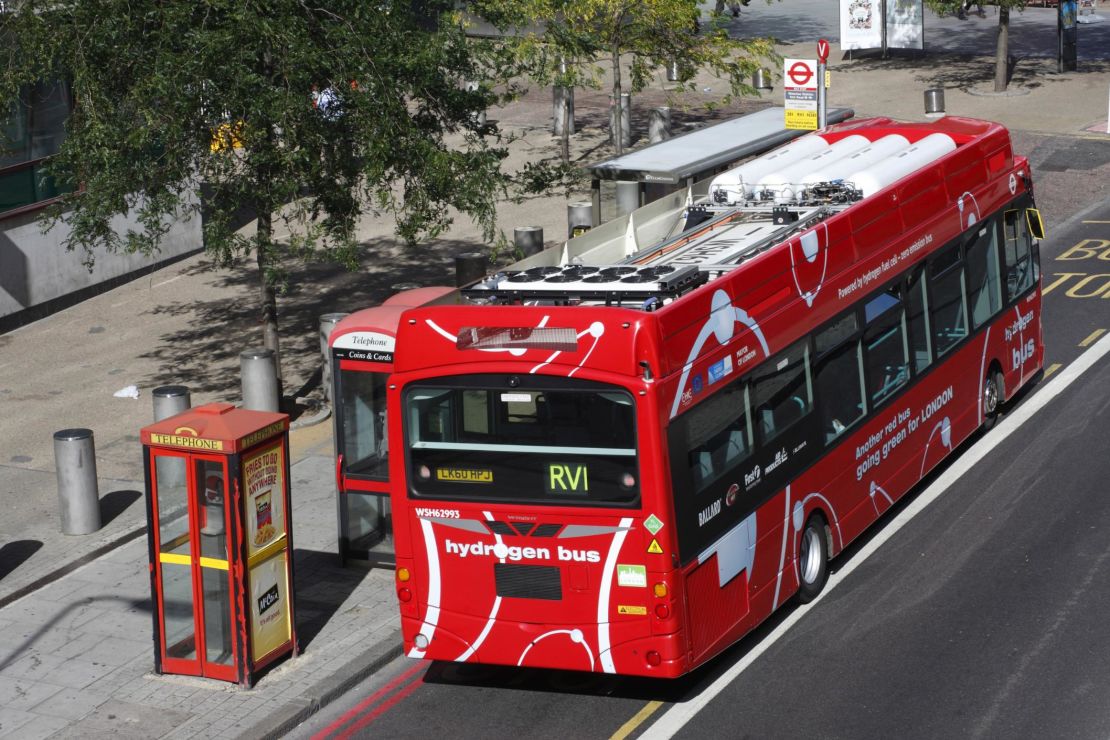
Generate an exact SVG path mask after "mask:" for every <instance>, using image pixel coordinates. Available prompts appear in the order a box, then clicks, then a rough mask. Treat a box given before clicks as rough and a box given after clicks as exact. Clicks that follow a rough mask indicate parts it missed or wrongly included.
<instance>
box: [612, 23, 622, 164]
mask: <svg viewBox="0 0 1110 740" xmlns="http://www.w3.org/2000/svg"><path fill="white" fill-rule="evenodd" d="M621 101H622V97H621V51H620V47H618V46H617V45H616V44H613V112H614V115H613V146H614V147H616V149H617V156H618V157H619V156H620V155H622V154H624V131H623V130H622V127H623V124H624V111H623V110H621Z"/></svg>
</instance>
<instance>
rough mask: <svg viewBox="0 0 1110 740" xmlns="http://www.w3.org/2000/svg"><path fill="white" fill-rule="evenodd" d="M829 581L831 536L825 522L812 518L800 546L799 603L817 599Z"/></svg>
mask: <svg viewBox="0 0 1110 740" xmlns="http://www.w3.org/2000/svg"><path fill="white" fill-rule="evenodd" d="M828 580H829V535H828V530H827V528H826V527H825V520H824V519H822V518H821V517H820V516H811V517H810V518H809V521H807V522H806V526H805V529H803V530H802V538H801V542H800V543H799V544H798V601H799V602H800V603H802V604H808V603H809V602H811V601H813V600H814V599H816V598H817V595H818V594H820V593H821V591H822V590H823V589H824V588H825V582H826V581H828Z"/></svg>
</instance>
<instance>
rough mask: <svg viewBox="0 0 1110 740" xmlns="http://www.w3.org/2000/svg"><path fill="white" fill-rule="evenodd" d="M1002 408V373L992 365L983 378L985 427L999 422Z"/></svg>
mask: <svg viewBox="0 0 1110 740" xmlns="http://www.w3.org/2000/svg"><path fill="white" fill-rule="evenodd" d="M1001 408H1002V373H1000V372H998V370H996V369H995V368H993V367H992V368H991V369H990V370H988V371H987V377H986V378H984V379H983V429H990V428H991V427H993V426H994V425H995V424H996V423H998V417H999V415H1000V414H999V412H1000V410H1001Z"/></svg>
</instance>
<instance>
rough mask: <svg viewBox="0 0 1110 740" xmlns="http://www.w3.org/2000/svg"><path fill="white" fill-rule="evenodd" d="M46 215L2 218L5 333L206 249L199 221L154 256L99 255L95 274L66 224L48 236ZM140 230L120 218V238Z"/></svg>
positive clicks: (174, 233) (0, 282)
mask: <svg viewBox="0 0 1110 740" xmlns="http://www.w3.org/2000/svg"><path fill="white" fill-rule="evenodd" d="M39 215H40V212H31V213H24V214H20V215H15V216H9V217H4V218H0V331H9V330H11V329H13V328H15V327H17V326H20V325H22V324H25V323H28V322H29V321H34V320H36V319H38V318H41V317H42V316H45V315H47V314H49V313H52V312H53V311H56V310H59V309H60V308H64V307H65V306H68V305H72V304H73V303H76V302H77V301H79V300H82V299H83V298H87V297H88V296H89V295H91V294H94V293H96V292H99V291H101V290H107V289H109V288H111V287H114V286H115V285H118V284H120V283H121V282H124V281H125V280H126V279H127V278H128V277H129V276H131V277H137V276H138V275H140V274H142V273H143V272H146V271H149V270H151V269H153V268H155V267H157V266H158V265H160V264H164V263H167V262H171V261H173V260H176V259H180V258H181V257H184V256H186V255H189V254H192V253H194V252H198V251H200V250H201V249H202V248H203V240H202V237H201V221H200V218H199V216H196V217H193V218H191V219H189V220H187V221H179V222H176V223H174V225H173V226H172V227H171V229H170V231H169V233H168V234H166V236H165V237H164V238H163V240H162V248H161V251H160V252H158V253H157V254H156V255H154V256H153V257H145V256H143V255H141V254H112V253H108V252H105V251H103V250H100V251H97V252H96V253H95V254H94V257H95V262H94V265H93V269H92V271H91V272H90V271H89V269H88V268H86V267H85V265H84V264H82V263H83V260H84V254H82V253H81V252H79V251H73V252H71V251H67V250H66V248H65V246H64V241H65V237H66V236H67V235H68V228H67V227H66V226H65V225H64V224H60V225H58V226H57V227H55V228H54V229H52V230H51V231H50V232H48V233H46V234H43V233H42V229H41V228H40V226H39V223H38V216H39ZM129 227H132V228H134V227H135V223H134V222H133V221H131V220H130V219H126V218H119V219H118V220H117V222H116V231H117V233H123V232H124V231H125V230H126V229H127V228H129Z"/></svg>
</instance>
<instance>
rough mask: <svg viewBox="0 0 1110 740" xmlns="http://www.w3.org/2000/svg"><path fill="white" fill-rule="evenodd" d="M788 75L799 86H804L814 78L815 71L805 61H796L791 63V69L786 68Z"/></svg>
mask: <svg viewBox="0 0 1110 740" xmlns="http://www.w3.org/2000/svg"><path fill="white" fill-rule="evenodd" d="M786 75H787V76H788V77H789V78H790V81H791V82H793V83H794V84H795V85H798V86H799V87H804V86H805V85H806V84H807V83H808V82H809V81H810V80H812V79H813V72H812V71H810V69H809V66H808V65H807V64H806V63H805V62H794V64H792V65H790V69H788V70H786Z"/></svg>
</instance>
